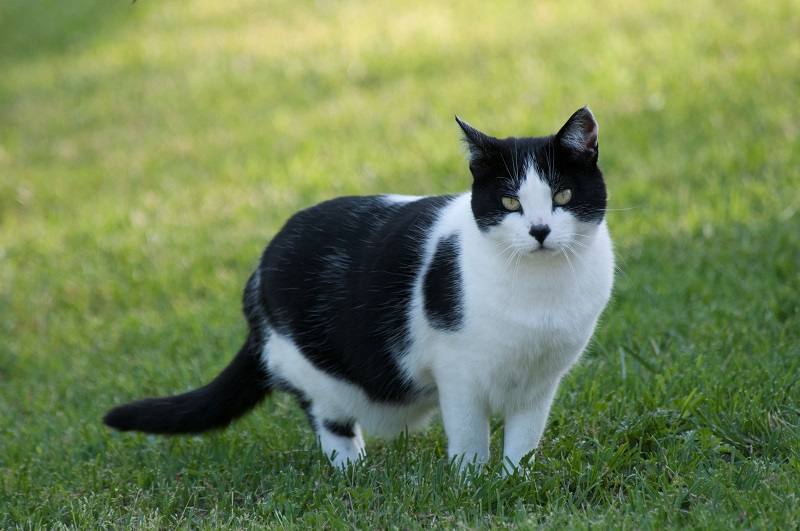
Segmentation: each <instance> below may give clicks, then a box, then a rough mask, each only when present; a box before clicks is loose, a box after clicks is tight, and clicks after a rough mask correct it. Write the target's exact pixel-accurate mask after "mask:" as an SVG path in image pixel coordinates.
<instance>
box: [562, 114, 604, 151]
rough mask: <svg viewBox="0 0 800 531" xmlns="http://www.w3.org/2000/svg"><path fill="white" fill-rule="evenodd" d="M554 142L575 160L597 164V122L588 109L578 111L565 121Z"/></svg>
mask: <svg viewBox="0 0 800 531" xmlns="http://www.w3.org/2000/svg"><path fill="white" fill-rule="evenodd" d="M556 141H557V142H558V143H559V145H560V146H561V147H563V148H564V149H566V150H567V151H568V152H569V153H571V154H572V155H573V156H574V157H575V158H577V159H583V160H589V161H591V162H597V154H598V146H597V122H596V121H595V120H594V116H593V115H592V111H590V110H589V107H584V108H582V109H578V110H577V111H576V112H575V114H573V115H572V116H571V117H570V119H569V120H567V123H566V124H564V127H562V128H561V130H560V131H559V132H558V133H557V134H556Z"/></svg>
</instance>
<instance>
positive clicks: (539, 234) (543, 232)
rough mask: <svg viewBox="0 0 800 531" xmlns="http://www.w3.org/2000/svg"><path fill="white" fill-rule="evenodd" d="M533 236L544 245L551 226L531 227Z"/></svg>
mask: <svg viewBox="0 0 800 531" xmlns="http://www.w3.org/2000/svg"><path fill="white" fill-rule="evenodd" d="M529 234H530V235H531V236H533V237H534V238H536V241H537V242H539V243H544V239H545V238H547V235H548V234H550V226H549V225H534V226H532V227H531V230H530V232H529Z"/></svg>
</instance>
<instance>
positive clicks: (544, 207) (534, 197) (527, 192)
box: [517, 159, 553, 216]
mask: <svg viewBox="0 0 800 531" xmlns="http://www.w3.org/2000/svg"><path fill="white" fill-rule="evenodd" d="M517 193H518V196H519V201H520V203H521V204H522V209H523V211H524V212H526V213H528V214H530V215H534V214H535V215H538V216H541V215H542V214H544V213H549V212H550V210H551V209H552V194H553V192H552V190H551V189H550V185H549V184H548V183H547V181H546V180H545V178H544V176H543V175H542V174H541V173H540V171H539V168H538V167H537V166H536V164H535V161H534V160H533V159H531V160H530V161H529V162H528V164H527V166H526V169H525V178H524V179H523V181H522V184H520V187H519V191H518V192H517Z"/></svg>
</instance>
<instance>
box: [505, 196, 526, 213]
mask: <svg viewBox="0 0 800 531" xmlns="http://www.w3.org/2000/svg"><path fill="white" fill-rule="evenodd" d="M501 201H502V202H503V206H504V207H505V208H506V210H510V211H511V212H516V211H517V210H519V209H520V208H522V205H520V204H519V199H517V198H516V197H508V196H506V197H503V198H502V199H501Z"/></svg>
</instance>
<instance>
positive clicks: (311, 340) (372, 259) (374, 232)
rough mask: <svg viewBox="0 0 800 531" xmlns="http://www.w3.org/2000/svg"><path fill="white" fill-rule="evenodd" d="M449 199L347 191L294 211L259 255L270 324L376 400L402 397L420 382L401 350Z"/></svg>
mask: <svg viewBox="0 0 800 531" xmlns="http://www.w3.org/2000/svg"><path fill="white" fill-rule="evenodd" d="M453 199H454V197H453V196H427V197H421V198H416V197H403V196H371V197H343V198H338V199H333V200H330V201H326V202H324V203H321V204H319V205H316V206H313V207H311V208H308V209H306V210H303V211H301V212H299V213H297V214H295V215H294V216H293V217H292V218H291V219H290V220H289V221H288V222H287V223H286V225H285V226H284V228H283V229H282V230H281V231H280V232H279V233H278V234H277V235H276V236H275V238H274V239H273V240H272V242H271V243H270V245H269V246H268V247H267V249H266V251H265V252H264V256H263V258H262V262H261V267H260V273H259V274H260V280H261V282H260V286H261V289H262V294H261V295H262V297H261V298H262V303H263V307H264V309H265V311H266V314H267V319H268V322H269V324H270V326H271V327H272V328H274V329H275V330H276V331H277V332H279V333H280V334H281V335H283V336H285V337H288V338H291V340H292V341H293V343H294V345H295V346H296V347H297V348H299V350H300V351H301V352H302V353H303V355H304V356H305V358H306V359H308V360H309V361H310V362H311V363H312V364H313V365H314V366H315V367H317V368H318V369H321V370H323V371H324V372H327V373H328V374H330V375H333V376H337V377H340V378H343V379H345V380H349V381H353V382H359V383H360V385H361V386H362V387H363V388H364V390H365V391H366V392H367V395H368V396H370V397H371V398H373V399H375V400H379V401H403V400H405V399H406V398H407V397H408V393H410V392H411V393H413V392H414V390H413V389H410V388H409V387H408V382H407V380H406V378H405V376H404V375H403V374H402V371H401V370H400V369H399V367H398V365H397V359H398V358H399V357H400V356H402V354H403V353H404V352H405V351H406V350H407V348H408V345H409V344H410V342H411V337H410V336H409V330H408V326H407V310H408V308H409V305H410V303H411V300H412V298H413V290H414V285H415V281H416V279H417V278H418V276H419V274H420V271H421V270H422V268H423V267H424V259H425V252H426V248H427V242H428V241H429V240H430V238H431V237H432V231H433V230H434V227H435V224H436V220H437V219H439V218H440V216H441V215H442V212H443V211H444V210H445V209H446V208H447V206H448V205H449V204H450V203H451V202H452V200H453ZM375 375H379V377H376V376H375Z"/></svg>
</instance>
